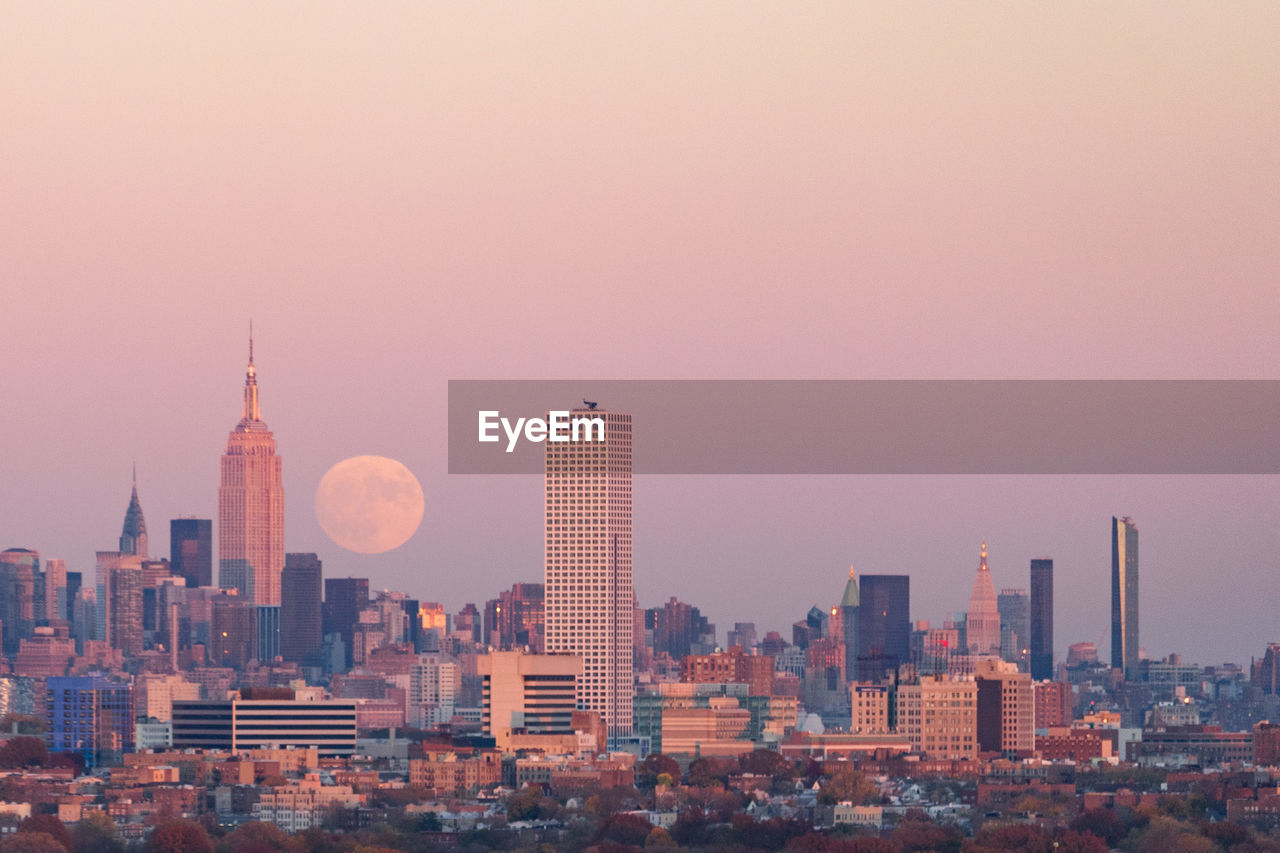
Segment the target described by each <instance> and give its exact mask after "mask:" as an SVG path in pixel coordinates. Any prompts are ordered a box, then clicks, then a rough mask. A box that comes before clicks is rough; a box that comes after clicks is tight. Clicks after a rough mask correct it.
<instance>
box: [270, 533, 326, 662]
mask: <svg viewBox="0 0 1280 853" xmlns="http://www.w3.org/2000/svg"><path fill="white" fill-rule="evenodd" d="M320 576H321V565H320V558H319V557H317V556H316V555H315V554H285V555H284V573H283V574H282V575H281V576H280V597H281V602H280V657H282V658H284V659H285V660H287V661H291V662H293V663H306V662H308V661H310V660H311V659H312V658H314V657H315V656H316V655H317V654H318V653H319V651H320V641H321V639H322V637H321V635H320V628H321V622H322V615H321V603H320Z"/></svg>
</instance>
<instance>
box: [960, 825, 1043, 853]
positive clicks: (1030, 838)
mask: <svg viewBox="0 0 1280 853" xmlns="http://www.w3.org/2000/svg"><path fill="white" fill-rule="evenodd" d="M973 842H974V847H976V848H977V849H978V850H1021V851H1027V853H1049V851H1050V850H1052V849H1053V839H1051V838H1050V837H1049V836H1048V835H1047V834H1046V833H1045V831H1044V830H1043V829H1041V828H1040V827H1038V826H1034V825H1032V824H1028V823H1015V824H1009V825H1006V826H996V825H990V826H984V827H983V828H982V829H981V830H979V832H978V834H977V835H975V836H974V838H973Z"/></svg>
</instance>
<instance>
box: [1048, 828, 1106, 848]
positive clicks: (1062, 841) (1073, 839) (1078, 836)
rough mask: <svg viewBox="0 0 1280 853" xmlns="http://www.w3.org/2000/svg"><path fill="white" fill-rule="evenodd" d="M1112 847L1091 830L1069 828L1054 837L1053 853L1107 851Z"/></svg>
mask: <svg viewBox="0 0 1280 853" xmlns="http://www.w3.org/2000/svg"><path fill="white" fill-rule="evenodd" d="M1110 849H1111V848H1110V847H1108V846H1107V843H1106V842H1105V841H1103V840H1102V839H1101V838H1099V837H1098V836H1096V835H1094V834H1093V833H1091V832H1075V831H1072V830H1067V831H1066V832H1064V833H1062V834H1061V835H1059V836H1058V837H1057V838H1055V839H1054V842H1053V853H1107V851H1108V850H1110Z"/></svg>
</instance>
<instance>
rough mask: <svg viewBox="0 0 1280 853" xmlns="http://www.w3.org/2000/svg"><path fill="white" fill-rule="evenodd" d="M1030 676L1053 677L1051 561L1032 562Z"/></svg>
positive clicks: (1043, 558)
mask: <svg viewBox="0 0 1280 853" xmlns="http://www.w3.org/2000/svg"><path fill="white" fill-rule="evenodd" d="M1031 678H1032V679H1033V680H1034V681H1044V680H1047V679H1050V678H1053V560H1051V559H1049V558H1048V557H1040V558H1037V559H1035V560H1032V561H1031Z"/></svg>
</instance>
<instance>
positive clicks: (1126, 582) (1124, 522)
mask: <svg viewBox="0 0 1280 853" xmlns="http://www.w3.org/2000/svg"><path fill="white" fill-rule="evenodd" d="M1111 667H1112V668H1113V669H1122V670H1124V677H1125V678H1126V679H1130V680H1131V679H1134V678H1136V677H1137V674H1138V527H1137V525H1136V524H1134V522H1133V519H1132V518H1129V517H1128V516H1125V517H1123V518H1115V517H1114V516H1113V517H1112V519H1111Z"/></svg>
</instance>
